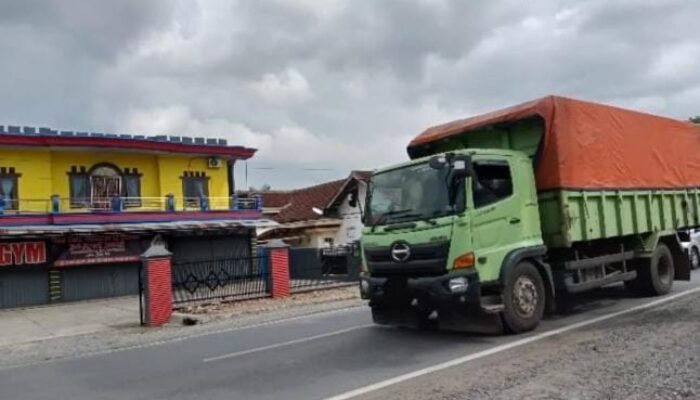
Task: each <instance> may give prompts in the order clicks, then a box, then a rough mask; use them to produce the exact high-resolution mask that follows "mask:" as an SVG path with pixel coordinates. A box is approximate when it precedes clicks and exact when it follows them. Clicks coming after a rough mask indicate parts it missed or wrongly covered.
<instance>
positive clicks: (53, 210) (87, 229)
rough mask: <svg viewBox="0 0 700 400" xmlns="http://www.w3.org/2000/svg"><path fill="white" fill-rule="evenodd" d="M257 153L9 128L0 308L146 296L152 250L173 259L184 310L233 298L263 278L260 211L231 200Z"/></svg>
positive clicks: (1, 136)
mask: <svg viewBox="0 0 700 400" xmlns="http://www.w3.org/2000/svg"><path fill="white" fill-rule="evenodd" d="M254 153H255V149H250V148H245V147H241V146H231V145H228V144H227V143H226V141H224V140H221V139H203V138H190V137H172V136H170V137H167V136H154V137H144V136H131V135H109V134H100V133H82V132H58V131H55V130H51V129H47V128H41V129H35V128H27V127H12V126H8V127H4V126H0V308H8V307H19V306H27V305H33V304H46V303H55V302H63V301H74V300H83V299H92V298H102V297H111V296H121V295H132V294H138V293H139V291H140V284H139V282H140V279H141V278H140V277H141V260H142V259H141V256H142V254H144V251H145V250H146V249H147V248H148V247H149V245H150V244H151V243H155V242H157V243H163V244H165V245H166V246H167V249H168V251H169V252H170V253H171V254H172V263H173V276H172V280H173V285H179V286H178V287H181V288H184V289H181V290H177V291H175V293H176V294H177V295H178V296H180V297H179V298H180V300H181V301H189V300H192V299H193V298H195V297H196V296H200V295H201V292H202V290H204V289H202V288H208V289H210V291H211V292H212V293H214V290H215V289H216V290H218V292H216V293H214V294H209V295H210V296H214V295H216V296H223V295H229V296H233V295H235V293H233V291H234V290H238V288H239V286H240V285H234V284H233V283H235V282H238V281H239V280H240V279H242V278H240V277H241V276H244V277H250V275H251V273H253V272H255V273H257V274H258V275H260V276H262V275H261V274H262V273H263V272H261V271H262V270H260V269H259V268H257V267H256V266H257V265H258V261H257V260H258V258H256V257H257V255H256V249H255V242H254V237H255V229H256V228H257V227H258V226H260V224H265V223H266V222H265V220H263V219H262V218H261V217H262V202H261V201H260V200H259V198H252V199H251V198H246V199H238V198H236V196H235V195H233V193H234V180H233V176H234V175H233V169H234V167H235V165H236V162H237V161H239V160H246V159H248V158H250V157H251V156H253V154H254ZM214 270H216V271H218V272H217V273H216V274H215V275H212V271H214ZM212 276H214V277H215V278H216V279H217V281H216V284H214V283H213V281H212V279H213V278H212ZM257 279H258V280H261V279H262V278H260V277H258V278H257ZM219 292H222V293H224V294H221V293H219Z"/></svg>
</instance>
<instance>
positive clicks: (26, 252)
mask: <svg viewBox="0 0 700 400" xmlns="http://www.w3.org/2000/svg"><path fill="white" fill-rule="evenodd" d="M44 263H46V243H44V242H40V241H32V242H5V243H0V267H7V266H11V265H36V264H44Z"/></svg>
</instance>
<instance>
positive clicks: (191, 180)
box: [182, 171, 209, 207]
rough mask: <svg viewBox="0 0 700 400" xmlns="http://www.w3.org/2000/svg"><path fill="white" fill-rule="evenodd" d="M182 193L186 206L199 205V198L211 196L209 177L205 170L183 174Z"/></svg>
mask: <svg viewBox="0 0 700 400" xmlns="http://www.w3.org/2000/svg"><path fill="white" fill-rule="evenodd" d="M182 194H183V197H184V198H185V199H184V200H185V206H186V207H199V199H200V198H202V197H209V177H208V176H207V175H206V174H205V173H204V172H190V171H185V173H183V174H182Z"/></svg>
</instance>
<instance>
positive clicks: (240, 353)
mask: <svg viewBox="0 0 700 400" xmlns="http://www.w3.org/2000/svg"><path fill="white" fill-rule="evenodd" d="M370 326H374V325H373V324H367V325H360V326H353V327H351V328H346V329H340V330H337V331H333V332H327V333H322V334H320V335H314V336H308V337H304V338H300V339H294V340H290V341H287V342H282V343H275V344H271V345H268V346H262V347H256V348H254V349H248V350H241V351H237V352H235V353H229V354H222V355H220V356H216V357H209V358H205V359H204V360H202V361H204V362H205V363H208V362H213V361H220V360H226V359H229V358H234V357H238V356H243V355H246V354H252V353H257V352H260V351H266V350H272V349H277V348H280V347H284V346H291V345H293V344H299V343H304V342H310V341H312V340H316V339H323V338H327V337H331V336H336V335H342V334H343V333H348V332H352V331H356V330H359V329H364V328H369V327H370Z"/></svg>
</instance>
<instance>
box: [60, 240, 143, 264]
mask: <svg viewBox="0 0 700 400" xmlns="http://www.w3.org/2000/svg"><path fill="white" fill-rule="evenodd" d="M131 243H132V241H129V240H126V238H125V237H124V236H121V235H91V236H71V237H69V238H68V239H67V241H66V245H67V248H66V249H65V251H64V252H63V254H61V256H60V257H59V258H58V259H57V260H56V261H55V262H54V266H56V267H67V266H72V265H90V264H105V263H127V262H138V261H140V260H141V257H140V252H139V251H138V249H133V248H130V247H133V246H130V244H131Z"/></svg>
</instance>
